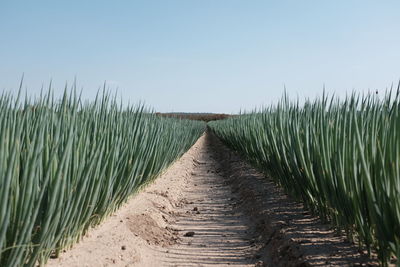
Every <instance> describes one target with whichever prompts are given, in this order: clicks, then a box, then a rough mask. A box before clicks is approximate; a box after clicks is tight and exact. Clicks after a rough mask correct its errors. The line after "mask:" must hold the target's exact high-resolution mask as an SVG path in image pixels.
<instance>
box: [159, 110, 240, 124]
mask: <svg viewBox="0 0 400 267" xmlns="http://www.w3.org/2000/svg"><path fill="white" fill-rule="evenodd" d="M156 114H157V115H159V116H163V117H170V118H180V119H188V120H197V121H205V122H209V121H216V120H223V119H226V118H229V117H232V116H233V115H229V114H215V113H160V112H157V113H156Z"/></svg>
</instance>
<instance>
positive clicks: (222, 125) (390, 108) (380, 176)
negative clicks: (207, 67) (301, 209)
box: [209, 93, 400, 265]
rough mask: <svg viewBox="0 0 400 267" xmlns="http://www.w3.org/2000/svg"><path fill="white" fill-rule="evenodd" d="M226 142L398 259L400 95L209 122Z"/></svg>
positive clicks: (356, 236) (285, 106) (286, 106)
mask: <svg viewBox="0 0 400 267" xmlns="http://www.w3.org/2000/svg"><path fill="white" fill-rule="evenodd" d="M209 126H210V127H211V129H212V131H213V132H214V133H215V134H216V135H217V136H219V137H220V138H221V139H222V140H223V141H224V142H225V143H226V144H228V145H229V146H230V147H232V148H233V149H235V150H237V151H238V152H240V153H241V154H243V155H245V156H246V157H247V158H248V159H249V160H250V161H252V162H253V163H255V164H256V165H257V166H258V167H259V168H260V169H261V170H263V171H265V172H266V173H268V174H269V175H271V177H272V178H273V179H275V181H276V182H277V183H279V184H280V185H281V186H282V187H284V188H285V190H286V191H287V192H288V193H289V194H290V195H292V196H294V197H296V198H297V199H299V200H301V201H303V202H304V203H305V205H306V206H307V207H308V208H309V209H311V210H312V211H314V212H316V213H318V214H319V215H320V216H321V218H323V219H325V220H329V221H331V222H332V223H333V224H334V225H336V226H337V229H338V230H343V231H345V232H346V233H347V235H348V237H349V238H351V239H353V240H358V242H359V243H360V245H362V246H364V247H366V248H367V249H368V252H370V251H371V249H373V248H374V249H375V250H376V251H377V253H378V257H379V259H380V260H381V262H382V264H383V265H385V264H387V263H388V262H389V260H390V257H391V256H393V255H396V256H397V258H399V257H400V97H399V93H397V94H396V95H392V94H390V93H388V94H387V95H385V97H383V98H379V96H376V95H371V94H368V95H365V96H359V95H355V94H353V95H351V96H348V97H347V98H345V99H344V100H339V99H338V98H335V97H332V98H328V97H326V96H323V97H322V98H319V99H316V100H314V101H306V103H305V104H304V105H300V104H299V103H298V102H293V101H290V100H288V98H287V97H286V96H285V97H284V98H283V99H282V100H281V101H280V103H279V104H278V105H276V106H271V107H268V108H264V109H262V110H261V111H259V112H253V113H250V114H245V115H241V116H237V117H232V118H229V119H227V120H222V121H215V122H210V123H209Z"/></svg>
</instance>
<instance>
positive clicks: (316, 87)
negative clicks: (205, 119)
mask: <svg viewBox="0 0 400 267" xmlns="http://www.w3.org/2000/svg"><path fill="white" fill-rule="evenodd" d="M399 12H400V1H398V0H393V1H390V0H387V1H378V0H375V1H368V0H359V1H351V0H342V1H340V0H336V1H333V0H332V1H327V0H326V1H325V0H320V1H317V0H314V1H307V0H302V1H299V0H293V1H282V0H281V1H278V0H276V1H267V0H264V1H255V0H254V1H253V0H241V1H237V0H225V1H224V0H201V1H200V0H198V1H195V0H180V1H173V0H170V1H167V0H160V1H151V0H142V1H133V0H132V1H117V0H116V1H111V0H110V1H100V0H96V1H95V0H93V1H71V0H70V1H54V0H53V1H18V0H0V90H1V91H4V90H8V91H9V90H15V91H16V90H17V88H18V83H19V80H20V77H21V75H22V73H25V87H26V88H27V89H28V90H29V92H30V93H31V94H33V95H35V94H38V92H39V91H40V87H41V85H42V84H45V85H48V83H49V81H50V79H51V78H52V79H53V85H54V90H55V91H56V92H57V93H59V92H60V91H61V90H63V87H64V84H65V82H66V81H69V82H72V81H73V80H74V77H75V76H76V77H77V81H78V86H79V88H83V95H84V97H85V98H92V97H93V96H94V95H95V93H96V92H97V90H98V88H99V87H100V86H101V85H102V84H103V82H104V81H107V82H108V85H109V86H110V87H111V90H115V89H116V88H117V87H118V92H119V95H120V96H122V97H123V99H124V101H130V102H133V103H136V102H138V101H145V102H146V104H147V105H148V106H151V107H153V108H154V109H156V110H158V111H162V112H166V111H192V112H202V111H204V112H207V111H208V112H227V113H232V112H237V111H239V110H240V109H242V110H243V109H252V108H253V107H257V106H260V105H263V104H264V105H268V104H270V103H276V102H277V100H278V99H279V98H280V97H281V95H282V93H283V91H284V85H286V88H287V92H288V93H289V95H290V96H292V97H294V98H296V97H297V96H299V97H300V98H304V97H311V98H312V97H315V96H317V95H320V94H321V92H322V88H323V85H324V84H325V86H326V90H327V91H328V92H332V93H333V92H334V93H336V94H338V95H340V96H344V95H345V94H346V92H351V91H352V90H355V91H367V90H369V89H370V90H375V89H379V90H382V91H384V90H385V89H386V88H387V87H390V85H391V83H395V84H397V82H398V80H399V79H400V15H399V14H400V13H399Z"/></svg>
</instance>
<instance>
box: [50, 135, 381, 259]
mask: <svg viewBox="0 0 400 267" xmlns="http://www.w3.org/2000/svg"><path fill="white" fill-rule="evenodd" d="M48 265H49V266H69V267H70V266H211V265H212V266H231V265H234V266H357V265H358V266H362V265H365V266H367V265H377V262H376V260H370V259H368V258H367V257H366V255H364V254H363V251H359V250H358V249H357V247H356V246H355V245H354V244H351V243H350V242H348V241H346V240H345V238H344V237H343V236H341V235H337V234H335V232H334V231H333V230H331V229H330V228H329V226H327V225H324V224H322V223H321V222H320V221H319V220H318V218H317V217H315V216H312V215H310V214H309V213H308V212H307V211H306V210H304V208H303V207H302V205H301V204H299V203H297V202H295V201H293V200H291V199H290V198H289V197H288V196H286V195H285V194H284V193H283V192H282V190H280V189H279V188H278V187H277V186H275V184H274V183H273V182H272V181H271V180H270V179H269V178H266V177H265V175H263V174H261V173H260V172H258V171H256V170H255V169H254V168H252V167H251V166H250V165H249V164H247V163H246V162H245V161H243V160H242V159H241V158H240V157H239V156H238V155H237V154H235V153H234V152H232V151H230V150H229V149H227V148H226V147H225V146H224V145H222V144H221V142H220V141H219V140H218V139H217V138H216V137H215V136H212V135H211V134H209V133H207V134H206V135H204V136H202V137H201V138H200V139H199V140H198V141H197V143H196V144H195V145H194V146H193V147H192V148H191V149H190V150H189V151H188V152H187V153H186V154H185V155H184V156H183V157H182V158H181V159H179V160H178V161H177V162H175V163H174V164H173V165H172V166H171V167H170V168H169V169H168V170H167V171H166V172H165V173H164V174H162V175H161V176H160V177H159V178H157V179H156V180H155V181H154V182H153V183H152V184H150V185H148V186H147V187H146V188H145V189H144V190H142V192H140V193H139V194H137V195H135V196H134V197H132V199H131V200H130V201H129V202H128V203H127V204H126V205H124V206H123V207H122V208H121V209H120V210H119V211H118V212H116V213H115V214H114V215H112V216H111V217H110V218H109V219H108V220H106V221H105V222H104V223H103V224H102V225H100V226H99V227H97V228H95V229H93V230H92V231H89V234H88V235H87V236H85V237H84V238H83V240H82V241H81V242H80V243H79V244H76V245H75V246H74V247H73V248H72V249H70V250H68V251H66V252H65V253H62V254H61V256H60V258H58V259H51V260H50V261H49V263H48Z"/></svg>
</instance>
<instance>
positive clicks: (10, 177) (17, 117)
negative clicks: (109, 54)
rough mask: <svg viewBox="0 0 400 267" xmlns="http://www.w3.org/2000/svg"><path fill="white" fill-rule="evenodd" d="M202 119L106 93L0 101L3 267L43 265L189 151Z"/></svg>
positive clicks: (0, 248)
mask: <svg viewBox="0 0 400 267" xmlns="http://www.w3.org/2000/svg"><path fill="white" fill-rule="evenodd" d="M204 128H205V125H204V123H201V122H195V121H188V120H178V119H171V118H162V117H160V116H157V115H155V114H153V113H151V112H148V111H147V110H145V109H144V108H143V106H141V105H139V106H136V107H132V106H131V107H122V106H121V105H118V104H117V102H116V101H115V99H110V97H109V95H108V94H104V95H103V96H98V97H97V98H96V100H95V101H94V102H91V103H85V104H83V103H82V102H81V101H80V99H79V97H77V96H76V95H75V94H70V95H68V94H67V93H65V94H64V96H63V98H62V99H60V100H54V98H53V97H52V94H51V93H48V94H47V95H44V96H42V97H40V98H39V99H36V100H34V101H31V100H25V101H24V102H23V101H20V100H19V99H18V98H17V99H14V98H13V97H12V96H11V95H10V94H3V95H2V96H1V97H0V266H22V265H26V266H34V265H35V264H37V263H40V264H44V263H45V262H46V260H47V259H48V258H49V257H50V256H57V255H58V254H59V252H60V250H61V249H63V248H65V247H68V246H71V245H72V244H73V243H74V242H76V241H78V240H79V239H80V238H81V237H82V235H84V234H85V232H86V231H87V230H88V229H89V228H90V227H91V226H93V225H96V224H98V223H100V222H101V221H102V220H103V219H104V218H105V217H106V216H107V215H109V214H110V213H111V212H113V211H115V210H116V209H117V208H118V207H120V206H121V204H123V203H124V202H125V201H126V200H127V198H128V197H129V196H131V195H132V194H133V193H135V192H136V191H137V190H138V189H139V188H140V186H141V185H143V184H144V183H146V182H148V181H150V180H152V179H154V178H155V177H156V176H157V175H158V174H160V172H161V171H162V170H164V169H165V168H166V167H167V166H169V165H170V164H171V163H172V162H173V161H174V160H176V159H177V158H179V157H180V156H181V155H182V154H183V153H184V152H185V151H187V150H188V149H189V148H190V147H191V146H192V145H193V144H194V142H195V141H196V140H197V139H198V138H199V136H200V135H201V134H202V133H203V132H204Z"/></svg>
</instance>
